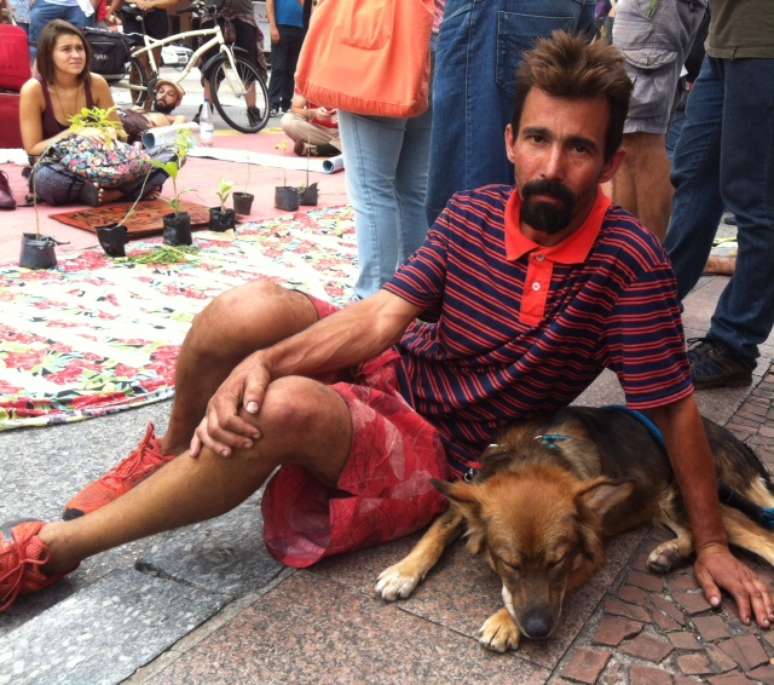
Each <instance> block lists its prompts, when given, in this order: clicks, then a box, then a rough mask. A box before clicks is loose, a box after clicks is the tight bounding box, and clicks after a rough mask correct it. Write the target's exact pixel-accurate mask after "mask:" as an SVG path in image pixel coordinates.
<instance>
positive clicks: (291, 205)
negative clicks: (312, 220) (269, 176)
mask: <svg viewBox="0 0 774 685" xmlns="http://www.w3.org/2000/svg"><path fill="white" fill-rule="evenodd" d="M274 148H275V149H276V150H280V151H281V152H284V151H285V150H287V149H288V144H287V143H279V144H278V145H275V146H274ZM274 206H275V207H276V208H277V209H284V210H285V211H288V212H294V211H296V210H297V209H298V188H296V187H295V186H289V185H288V175H287V172H286V171H285V168H284V167H283V168H282V185H281V186H275V187H274Z"/></svg>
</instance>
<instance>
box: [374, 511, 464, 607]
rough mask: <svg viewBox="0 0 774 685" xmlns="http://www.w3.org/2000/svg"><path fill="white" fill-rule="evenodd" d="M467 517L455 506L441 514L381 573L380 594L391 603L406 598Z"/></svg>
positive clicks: (438, 557)
mask: <svg viewBox="0 0 774 685" xmlns="http://www.w3.org/2000/svg"><path fill="white" fill-rule="evenodd" d="M462 521H463V517H462V514H460V513H459V512H458V511H457V509H456V508H455V507H451V508H449V509H447V510H446V512H445V513H443V514H442V515H441V516H439V517H438V518H437V519H436V520H435V523H433V525H432V526H430V528H428V529H427V532H426V533H425V534H424V535H423V536H422V537H421V538H420V540H419V542H418V543H417V544H416V545H415V546H414V549H412V550H411V551H410V552H409V553H408V555H407V556H406V557H404V558H403V560H402V561H399V562H398V563H397V564H394V565H392V566H390V567H389V568H386V569H385V570H384V571H382V572H381V573H380V574H379V579H378V582H377V583H376V593H377V594H378V595H381V597H382V599H386V600H387V601H388V602H392V601H393V600H396V599H398V597H402V598H406V597H408V596H409V595H410V594H411V593H412V592H414V590H415V589H416V587H417V585H419V584H420V583H421V582H422V581H423V580H424V578H425V576H426V575H427V573H428V571H429V570H430V569H431V568H433V566H435V564H436V562H437V561H438V559H440V558H441V554H443V551H444V550H445V549H446V547H447V546H448V544H449V543H450V542H451V541H452V540H454V538H456V537H457V535H458V534H459V532H460V529H461V528H462Z"/></svg>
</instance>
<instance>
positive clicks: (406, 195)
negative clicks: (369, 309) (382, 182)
mask: <svg viewBox="0 0 774 685" xmlns="http://www.w3.org/2000/svg"><path fill="white" fill-rule="evenodd" d="M432 121H433V119H432V112H429V111H428V112H425V113H424V114H422V115H420V116H418V117H414V118H413V119H409V120H408V121H407V122H406V135H405V137H404V139H403V146H402V147H401V151H400V159H399V160H398V170H397V173H396V175H395V189H396V191H397V194H398V206H399V209H400V222H399V225H398V230H399V233H398V236H399V239H400V241H399V247H398V262H397V265H396V266H400V265H401V264H403V262H405V261H406V260H407V259H408V258H409V257H410V256H411V255H412V254H413V253H414V252H415V251H416V250H417V248H419V247H420V246H421V245H422V243H423V242H424V240H425V235H426V234H427V213H426V212H425V198H426V197H427V173H428V166H429V163H430V127H431V126H432Z"/></svg>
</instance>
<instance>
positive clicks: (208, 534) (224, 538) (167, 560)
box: [138, 496, 283, 597]
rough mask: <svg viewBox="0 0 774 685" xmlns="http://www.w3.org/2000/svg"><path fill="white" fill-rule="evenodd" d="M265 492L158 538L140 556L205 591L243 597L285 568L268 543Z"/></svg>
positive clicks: (143, 562)
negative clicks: (265, 541)
mask: <svg viewBox="0 0 774 685" xmlns="http://www.w3.org/2000/svg"><path fill="white" fill-rule="evenodd" d="M261 524H262V518H261V510H260V497H258V496H254V497H251V498H250V499H249V500H248V501H247V502H245V503H244V504H242V505H241V506H239V507H237V508H236V509H234V510H232V511H230V512H229V513H228V514H226V515H224V516H220V517H218V518H217V519H213V520H212V521H206V522H204V523H198V524H196V525H194V526H189V527H188V528H184V529H182V530H178V531H175V532H174V533H172V534H169V535H165V536H163V537H159V538H156V539H154V543H153V544H152V546H151V547H150V549H148V550H147V551H146V552H145V553H144V554H143V555H142V556H141V558H140V559H139V560H138V564H139V565H140V566H141V567H143V568H144V567H150V568H152V569H155V570H159V571H162V572H163V573H166V574H168V575H170V576H172V577H173V578H178V579H182V580H184V581H186V582H188V583H191V584H192V585H195V586H197V587H200V588H202V589H205V590H211V591H214V592H219V593H221V594H225V595H228V596H231V597H238V596H241V595H243V594H245V593H247V592H252V591H254V590H258V589H260V588H261V587H262V586H264V585H266V583H268V582H269V581H271V580H272V579H273V578H274V577H276V576H277V574H278V573H280V571H282V568H283V566H282V564H280V563H279V562H277V561H275V560H274V559H273V558H272V557H271V556H269V553H268V552H267V551H266V547H265V546H264V544H263V535H262V531H263V526H262V525H261Z"/></svg>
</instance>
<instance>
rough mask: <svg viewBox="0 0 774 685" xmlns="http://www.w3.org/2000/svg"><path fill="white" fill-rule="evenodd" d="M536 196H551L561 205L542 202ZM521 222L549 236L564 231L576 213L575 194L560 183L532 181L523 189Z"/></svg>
mask: <svg viewBox="0 0 774 685" xmlns="http://www.w3.org/2000/svg"><path fill="white" fill-rule="evenodd" d="M535 195H549V196H550V197H554V198H556V199H557V200H559V203H560V204H554V203H551V202H541V201H540V200H536V199H535V198H534V196H535ZM521 200H522V206H521V220H522V221H524V223H526V224H529V225H530V226H531V227H532V228H534V229H535V230H537V231H542V232H543V233H548V234H549V235H551V234H554V233H559V232H560V231H563V230H564V229H565V228H567V226H569V225H570V221H572V217H573V214H574V212H575V205H576V198H575V194H574V193H573V192H572V191H571V190H570V189H569V188H568V187H567V186H566V185H564V184H562V183H559V181H549V180H542V181H532V183H527V184H526V185H525V186H524V187H523V188H522V189H521Z"/></svg>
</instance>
